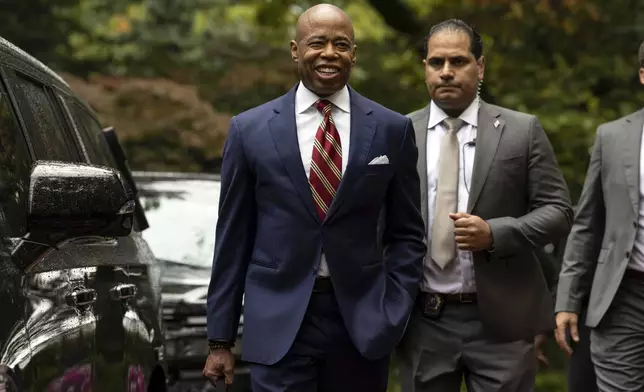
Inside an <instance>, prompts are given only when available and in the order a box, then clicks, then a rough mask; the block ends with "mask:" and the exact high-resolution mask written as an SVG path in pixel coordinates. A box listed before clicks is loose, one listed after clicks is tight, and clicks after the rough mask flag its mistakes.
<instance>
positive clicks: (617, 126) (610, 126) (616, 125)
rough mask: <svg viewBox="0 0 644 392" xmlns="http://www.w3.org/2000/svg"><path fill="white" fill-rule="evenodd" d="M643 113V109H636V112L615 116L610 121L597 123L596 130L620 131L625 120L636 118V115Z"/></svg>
mask: <svg viewBox="0 0 644 392" xmlns="http://www.w3.org/2000/svg"><path fill="white" fill-rule="evenodd" d="M642 114H644V110H638V111H636V112H633V113H630V114H627V115H626V116H623V117H620V118H617V119H615V120H612V121H608V122H605V123H602V124H599V126H598V127H597V132H598V133H599V132H601V133H613V132H621V131H622V130H623V129H624V126H625V124H626V123H627V122H629V121H633V120H637V117H639V116H641V115H642Z"/></svg>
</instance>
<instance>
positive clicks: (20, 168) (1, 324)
mask: <svg viewBox="0 0 644 392" xmlns="http://www.w3.org/2000/svg"><path fill="white" fill-rule="evenodd" d="M30 167H31V157H30V154H29V150H28V148H27V143H26V141H25V139H24V135H23V134H22V132H21V131H20V128H19V127H18V126H17V123H16V121H15V116H14V115H13V113H12V109H11V104H10V102H9V99H8V97H7V94H6V91H5V90H4V89H3V88H2V86H1V84H0V275H2V279H0V304H2V306H1V309H2V317H0V391H7V392H16V391H18V390H19V389H18V388H19V387H21V386H23V385H24V384H25V383H24V382H23V381H24V380H23V378H24V373H25V369H26V368H27V367H28V365H29V364H30V361H31V350H30V348H29V340H28V336H27V335H28V334H27V329H26V326H25V309H26V308H27V306H28V305H27V302H28V301H27V298H26V296H25V294H24V291H23V289H22V282H21V281H22V273H21V271H20V270H19V269H18V268H17V267H16V264H14V262H13V260H12V253H13V251H14V249H15V245H16V243H17V241H18V238H20V237H22V236H23V235H24V234H25V231H26V218H25V217H26V215H27V211H26V207H25V206H26V198H27V193H28V188H29V172H30Z"/></svg>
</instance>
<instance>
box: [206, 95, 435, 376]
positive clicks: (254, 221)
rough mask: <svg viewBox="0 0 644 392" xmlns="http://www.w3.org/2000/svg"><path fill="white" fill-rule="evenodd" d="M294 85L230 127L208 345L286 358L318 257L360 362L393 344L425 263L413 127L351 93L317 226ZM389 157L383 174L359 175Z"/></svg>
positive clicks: (374, 170) (378, 168) (264, 358)
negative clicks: (332, 183)
mask: <svg viewBox="0 0 644 392" xmlns="http://www.w3.org/2000/svg"><path fill="white" fill-rule="evenodd" d="M296 89H297V86H295V87H294V88H293V89H292V90H291V91H290V92H288V93H287V94H286V95H284V96H282V97H280V98H277V99H275V100H273V101H271V102H268V103H266V104H264V105H261V106H259V107H256V108H253V109H250V110H248V111H246V112H244V113H242V114H239V115H237V116H235V117H233V119H232V120H231V121H230V129H229V131H228V132H229V133H228V138H227V140H226V144H225V147H224V152H223V164H222V174H221V197H220V205H219V210H220V211H219V220H218V222H217V232H216V245H215V253H214V260H213V266H212V276H211V281H210V287H209V290H208V338H209V339H212V340H220V339H224V340H233V339H234V338H235V336H236V333H237V327H238V323H239V316H240V312H241V305H242V295H243V294H244V292H245V299H244V338H243V347H242V351H243V353H242V358H243V359H245V360H248V361H251V362H258V363H263V364H267V365H271V364H274V363H276V362H277V361H279V360H280V359H281V358H282V357H283V356H284V355H285V354H286V353H287V351H288V350H289V348H290V347H291V345H292V343H293V341H294V339H295V336H296V334H297V332H298V330H299V328H300V325H301V323H302V319H303V317H304V313H305V311H306V308H307V304H308V302H309V298H310V296H311V293H312V289H313V283H314V281H315V278H316V275H317V269H318V267H319V264H320V256H321V253H322V250H323V249H324V254H325V256H326V259H327V263H328V266H329V270H330V273H331V279H332V281H333V284H334V288H335V295H336V297H337V301H338V304H339V308H340V311H341V314H342V318H343V321H344V323H345V325H346V327H347V330H348V332H349V335H350V336H351V338H352V341H353V342H354V344H355V346H356V348H357V349H358V350H359V351H360V352H361V353H362V354H363V355H364V356H365V357H367V358H370V359H377V358H381V357H383V356H385V355H387V354H388V353H389V352H390V351H391V350H392V349H393V348H394V346H395V345H396V344H397V343H398V341H399V340H400V338H401V336H402V333H403V331H404V329H405V326H406V324H407V321H408V318H409V314H410V312H411V308H412V305H413V303H414V299H415V296H416V294H417V290H418V287H419V282H420V279H421V276H422V263H423V258H424V257H425V253H426V245H425V242H424V239H425V238H424V236H425V229H424V224H423V219H422V217H421V212H420V188H419V187H420V185H419V184H420V181H419V177H418V172H417V170H416V161H417V158H418V150H417V148H416V143H415V136H414V130H413V127H412V123H411V121H410V120H409V119H408V118H406V117H405V116H403V115H401V114H398V113H396V112H393V111H391V110H389V109H387V108H385V107H383V106H381V105H378V104H377V103H375V102H373V101H370V100H368V99H366V98H364V97H362V96H361V95H359V94H358V93H356V92H355V91H354V90H353V89H351V88H349V93H350V97H351V131H350V138H351V139H350V140H351V143H350V151H349V157H348V159H349V161H348V163H347V168H346V170H345V173H344V175H343V178H342V182H341V184H340V187H339V189H338V192H337V194H336V197H335V199H334V200H333V203H332V205H331V207H330V209H329V212H328V214H327V216H326V218H325V219H324V220H323V221H321V220H320V218H319V217H318V214H317V212H316V210H315V207H314V204H313V198H312V196H311V191H310V188H309V183H308V180H307V176H306V173H305V172H304V169H303V166H302V158H301V155H300V151H299V146H298V141H297V131H296V123H295V91H296ZM381 155H386V156H387V157H388V158H389V164H387V165H368V163H369V162H370V161H371V160H372V159H373V158H375V157H378V156H381Z"/></svg>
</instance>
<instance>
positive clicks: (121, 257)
mask: <svg viewBox="0 0 644 392" xmlns="http://www.w3.org/2000/svg"><path fill="white" fill-rule="evenodd" d="M60 98H61V99H62V100H63V103H64V105H65V108H66V112H67V113H68V114H69V115H70V117H71V121H72V122H73V124H74V127H75V130H76V132H78V136H79V137H80V139H81V140H82V141H83V145H84V146H85V149H84V151H85V154H86V156H87V158H88V160H89V162H91V163H94V164H99V165H104V166H110V167H115V168H117V169H119V170H121V172H123V168H122V167H119V165H118V163H117V162H116V158H115V156H114V155H113V154H112V153H111V151H110V148H109V146H108V145H107V141H106V139H105V137H104V136H103V130H102V128H101V127H100V125H99V124H98V122H97V121H96V119H95V118H94V117H93V116H92V115H91V114H90V113H89V112H88V111H87V110H86V108H84V107H83V105H81V104H80V103H79V102H78V101H76V100H75V99H74V98H73V97H69V96H68V97H64V96H61V97H60ZM124 177H125V178H128V176H127V175H126V173H124ZM138 220H139V218H138V216H137V222H136V223H135V225H134V226H135V230H134V231H133V232H132V234H131V235H130V236H129V237H127V238H120V239H119V240H118V244H116V246H115V247H114V248H113V249H112V251H113V252H114V254H112V255H111V259H112V260H114V261H115V265H113V266H109V267H108V266H104V267H99V269H98V271H97V272H98V273H99V274H101V276H100V279H97V284H98V285H99V287H100V288H99V294H100V293H102V292H109V298H110V300H109V301H107V300H106V301H105V302H103V301H101V300H100V299H99V301H98V303H97V306H96V311H97V316H98V323H97V339H98V340H97V348H98V351H97V353H98V358H97V360H98V365H97V369H96V380H97V385H98V386H97V389H96V391H113V390H119V391H120V390H127V391H128V392H143V391H146V390H147V387H148V385H150V383H154V382H157V383H159V382H162V381H159V379H157V378H155V375H156V374H158V373H154V372H155V370H156V369H157V367H158V365H159V363H160V360H161V358H162V349H163V336H162V334H161V328H160V322H159V314H158V309H159V306H160V304H159V302H160V292H159V290H158V287H155V285H154V282H157V281H158V280H159V279H158V275H159V274H160V271H159V270H158V266H157V263H156V259H155V258H154V256H153V255H152V253H151V251H150V249H149V247H148V245H147V243H146V242H145V241H143V239H142V237H141V234H140V232H138V230H136V228H137V227H139V228H140V227H141V226H142V225H141V222H140V221H138ZM143 227H145V226H143ZM101 297H102V296H100V295H99V298H101ZM161 379H164V377H161ZM125 385H127V389H124V387H125ZM155 390H160V389H155Z"/></svg>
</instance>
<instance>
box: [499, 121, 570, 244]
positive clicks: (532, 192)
mask: <svg viewBox="0 0 644 392" xmlns="http://www.w3.org/2000/svg"><path fill="white" fill-rule="evenodd" d="M529 129H530V148H529V154H528V174H527V176H528V178H527V180H528V181H527V184H528V185H527V186H528V200H529V201H528V205H529V209H530V212H528V213H527V214H526V215H524V216H522V217H500V218H493V219H490V220H488V221H487V223H488V224H489V226H490V230H491V232H492V237H493V240H494V249H495V250H494V252H495V253H496V254H497V255H498V256H500V257H504V256H512V255H515V254H519V253H522V252H525V249H535V248H538V247H543V246H545V245H546V244H548V243H555V242H556V241H558V240H559V239H560V238H562V237H565V236H566V235H567V234H568V232H569V230H570V227H571V224H572V215H573V212H572V207H571V203H570V195H569V192H568V187H567V185H566V182H565V181H564V179H563V176H562V175H561V171H560V170H559V166H558V165H557V159H556V158H555V154H554V151H553V150H552V146H551V145H550V141H549V140H548V137H547V136H546V133H545V132H544V130H543V128H541V125H540V124H539V121H538V120H537V118H536V117H532V120H531V122H530V126H529Z"/></svg>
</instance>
